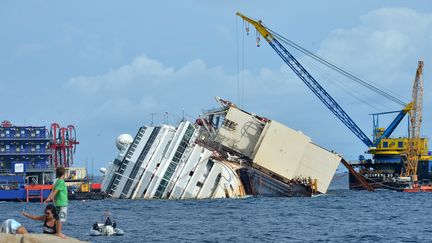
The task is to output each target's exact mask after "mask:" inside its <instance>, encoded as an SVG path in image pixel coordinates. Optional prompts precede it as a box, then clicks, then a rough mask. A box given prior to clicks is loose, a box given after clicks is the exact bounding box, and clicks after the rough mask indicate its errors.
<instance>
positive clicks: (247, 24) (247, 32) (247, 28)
mask: <svg viewBox="0 0 432 243" xmlns="http://www.w3.org/2000/svg"><path fill="white" fill-rule="evenodd" d="M243 21H244V20H243ZM245 26H246V35H249V31H250V28H249V23H247V22H246V23H245Z"/></svg>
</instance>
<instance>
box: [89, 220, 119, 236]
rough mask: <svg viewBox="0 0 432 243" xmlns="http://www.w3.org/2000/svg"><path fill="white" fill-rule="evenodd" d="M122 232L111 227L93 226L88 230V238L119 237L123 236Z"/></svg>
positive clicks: (103, 225)
mask: <svg viewBox="0 0 432 243" xmlns="http://www.w3.org/2000/svg"><path fill="white" fill-rule="evenodd" d="M123 234H124V231H123V230H122V229H119V228H114V227H113V225H105V224H100V223H98V224H94V225H93V228H92V229H91V230H90V233H89V235H90V236H111V235H113V236H120V235H123Z"/></svg>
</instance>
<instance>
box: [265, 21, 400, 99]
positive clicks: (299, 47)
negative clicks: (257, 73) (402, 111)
mask: <svg viewBox="0 0 432 243" xmlns="http://www.w3.org/2000/svg"><path fill="white" fill-rule="evenodd" d="M265 28H266V29H267V30H268V31H269V32H270V33H271V34H272V35H273V36H275V38H276V39H278V40H280V41H282V42H284V43H285V44H287V45H289V46H291V47H293V48H294V49H296V50H298V51H300V52H302V53H303V54H305V55H307V56H309V57H311V58H313V59H315V60H316V61H318V62H320V63H322V64H323V65H325V66H327V67H329V68H331V69H333V70H334V71H336V72H338V73H340V74H342V75H344V76H345V77H347V78H349V79H351V80H353V81H355V82H357V83H359V84H360V85H362V86H364V87H366V88H368V89H370V90H372V91H374V92H376V93H377V94H380V95H382V96H383V97H385V98H387V99H389V100H390V101H393V102H394V103H396V104H399V105H402V106H406V105H407V104H406V103H405V102H403V101H402V100H400V99H399V98H397V97H395V96H394V95H391V94H389V93H387V92H385V91H383V90H381V89H379V88H377V87H375V86H373V85H372V84H370V83H368V82H366V81H364V80H362V79H361V78H359V77H357V76H356V75H354V74H353V73H351V72H349V71H347V70H345V69H343V68H341V67H338V66H336V65H335V64H333V63H331V62H329V61H327V60H325V59H324V58H322V57H320V56H318V55H316V54H314V53H312V52H311V51H309V50H307V49H305V48H303V47H301V46H300V45H298V44H296V43H295V42H293V41H291V40H289V39H287V38H285V37H283V36H282V35H280V34H278V33H276V32H275V31H273V30H271V29H269V28H268V27H267V26H266V27H265Z"/></svg>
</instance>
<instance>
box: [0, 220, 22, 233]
mask: <svg viewBox="0 0 432 243" xmlns="http://www.w3.org/2000/svg"><path fill="white" fill-rule="evenodd" d="M19 227H21V224H20V223H18V222H17V221H16V220H15V219H6V220H5V221H4V222H3V223H2V225H1V226H0V233H6V234H16V230H17V229H18V228H19Z"/></svg>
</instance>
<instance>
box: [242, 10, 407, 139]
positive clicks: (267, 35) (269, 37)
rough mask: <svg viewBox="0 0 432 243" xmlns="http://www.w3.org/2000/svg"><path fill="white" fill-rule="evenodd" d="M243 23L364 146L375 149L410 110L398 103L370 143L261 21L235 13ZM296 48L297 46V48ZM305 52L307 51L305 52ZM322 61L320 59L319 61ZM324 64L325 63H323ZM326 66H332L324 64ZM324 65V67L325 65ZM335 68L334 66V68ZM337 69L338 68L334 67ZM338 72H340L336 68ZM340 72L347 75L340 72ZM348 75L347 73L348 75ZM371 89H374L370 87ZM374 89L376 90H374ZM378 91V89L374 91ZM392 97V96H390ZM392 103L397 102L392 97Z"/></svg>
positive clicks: (379, 91)
mask: <svg viewBox="0 0 432 243" xmlns="http://www.w3.org/2000/svg"><path fill="white" fill-rule="evenodd" d="M237 15H238V16H240V17H241V18H242V19H243V20H244V21H246V22H248V23H250V24H252V25H253V26H254V27H255V28H256V30H257V32H258V33H259V34H260V35H261V36H262V37H263V38H264V39H265V40H266V41H267V42H268V43H269V44H270V46H271V47H272V48H273V49H274V50H275V51H276V53H277V54H278V55H279V56H280V57H281V58H282V60H283V61H284V62H285V63H286V64H287V65H288V66H289V67H290V68H291V69H292V70H293V71H294V73H295V74H296V75H297V76H298V77H299V78H300V79H301V80H302V81H303V82H304V83H305V84H306V86H307V87H308V88H309V89H310V90H311V91H312V92H313V93H314V94H315V95H316V96H317V97H318V98H319V99H320V100H321V101H322V102H323V103H324V105H325V106H327V108H328V109H329V110H330V111H331V112H333V114H335V115H336V117H337V118H339V120H341V121H342V123H343V124H345V126H347V127H348V129H350V130H351V132H353V133H354V134H355V135H356V136H357V137H358V138H359V139H360V140H361V141H362V142H363V143H364V144H365V145H366V146H368V147H376V146H377V145H378V144H379V142H380V141H381V139H382V138H388V137H389V136H390V135H391V133H392V132H393V131H394V130H395V128H396V127H397V126H398V124H399V123H400V122H401V121H402V119H403V118H404V116H405V115H406V114H407V113H408V112H409V111H410V110H411V107H412V104H411V103H409V104H407V105H406V104H405V103H403V102H401V101H400V102H398V103H400V104H403V105H405V108H404V109H402V110H401V111H400V112H399V114H398V115H397V116H396V118H395V119H394V120H393V122H392V123H391V124H390V125H389V126H388V127H387V129H386V130H385V131H384V133H383V134H382V135H381V136H379V137H377V138H375V140H374V141H373V142H372V141H371V140H370V139H369V137H368V136H366V134H365V133H364V132H363V131H362V130H361V129H360V128H359V127H358V126H357V124H356V123H355V122H354V121H353V120H352V119H351V117H350V116H349V115H348V114H347V113H346V112H345V111H344V109H342V107H341V106H340V105H339V104H338V103H337V102H336V101H335V100H334V99H333V98H332V97H331V96H330V94H329V93H328V92H327V91H326V90H325V89H324V88H323V87H322V86H321V85H320V84H319V83H318V82H317V81H316V80H315V78H314V77H313V76H312V75H311V74H310V73H309V72H308V71H307V70H306V69H305V68H304V67H303V66H302V65H301V64H300V63H299V62H298V61H297V59H296V58H295V57H294V56H293V55H292V54H291V53H290V52H289V51H288V50H287V49H286V48H285V47H284V46H283V45H282V44H281V43H280V42H279V41H278V40H277V39H276V38H275V36H274V35H273V34H272V33H271V31H270V30H269V29H268V28H267V27H265V26H264V25H263V24H262V23H261V21H256V20H253V19H251V18H249V17H247V16H245V15H243V14H241V13H237ZM297 48H298V46H297ZM306 52H307V51H306ZM313 57H314V58H315V59H317V58H318V59H321V58H319V57H318V56H316V55H314V56H313ZM321 60H322V59H321ZM324 62H326V61H324ZM326 63H327V64H328V65H331V66H334V65H333V64H331V63H329V62H326ZM327 64H325V65H327ZM334 67H335V66H334ZM336 68H338V67H336ZM338 69H339V70H342V69H340V68H338ZM342 72H345V73H347V72H346V71H344V70H342ZM348 74H349V73H348ZM372 89H374V88H373V87H372ZM375 89H376V88H375ZM376 90H378V89H376ZM378 93H381V94H383V93H384V92H383V91H381V90H378ZM391 97H393V96H391ZM393 100H394V101H397V99H396V98H394V97H393Z"/></svg>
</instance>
